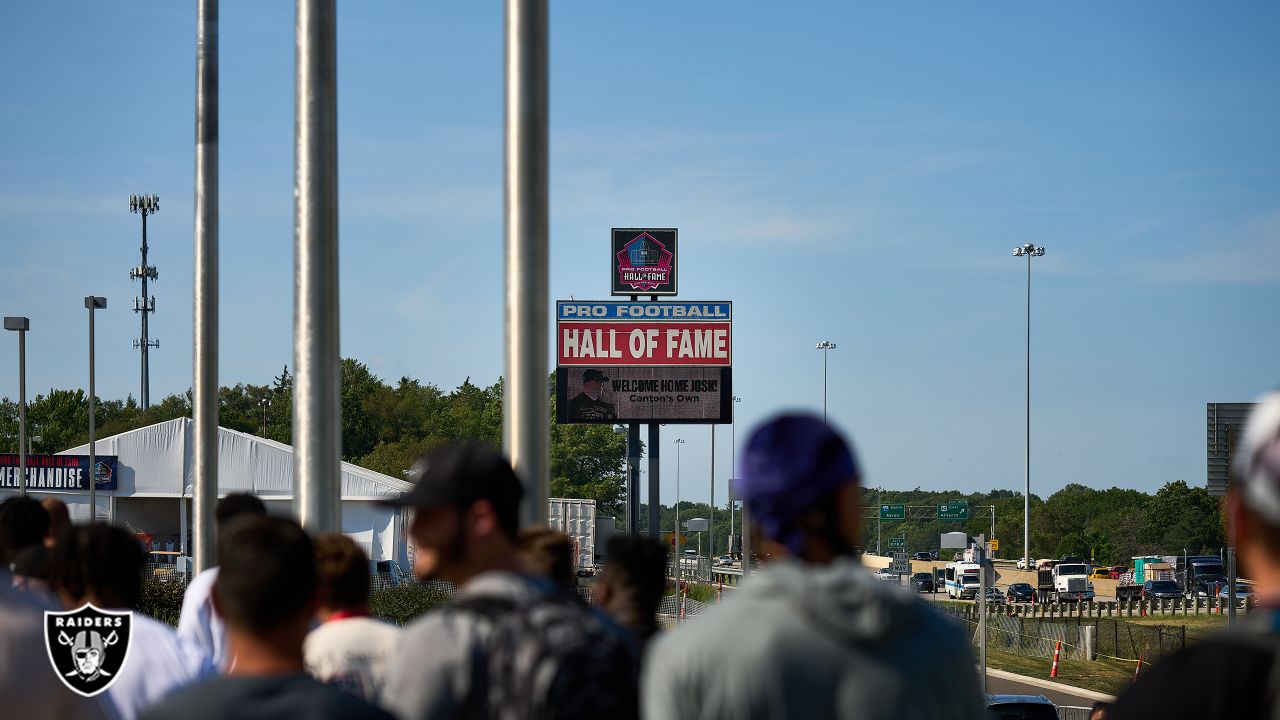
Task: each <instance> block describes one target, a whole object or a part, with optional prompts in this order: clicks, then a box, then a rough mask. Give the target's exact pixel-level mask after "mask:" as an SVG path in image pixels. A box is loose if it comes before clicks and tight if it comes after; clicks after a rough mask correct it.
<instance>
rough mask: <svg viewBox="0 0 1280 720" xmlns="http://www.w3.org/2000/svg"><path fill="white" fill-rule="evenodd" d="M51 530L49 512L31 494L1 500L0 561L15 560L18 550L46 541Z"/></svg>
mask: <svg viewBox="0 0 1280 720" xmlns="http://www.w3.org/2000/svg"><path fill="white" fill-rule="evenodd" d="M47 532H49V512H48V511H47V510H45V509H44V507H42V506H41V505H40V501H39V500H36V499H35V498H33V497H31V496H29V495H19V496H18V497H11V498H9V499H8V500H5V501H4V502H0V561H3V563H4V564H5V565H8V564H9V563H11V562H13V557H14V556H15V555H17V554H18V551H19V550H21V549H23V548H25V547H27V546H29V545H39V544H40V543H43V542H44V536H45V533H47Z"/></svg>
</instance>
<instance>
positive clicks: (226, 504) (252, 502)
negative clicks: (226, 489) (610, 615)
mask: <svg viewBox="0 0 1280 720" xmlns="http://www.w3.org/2000/svg"><path fill="white" fill-rule="evenodd" d="M266 514H267V506H266V505H263V504H262V500H260V499H259V498H258V496H257V495H250V494H249V493H231V494H230V495H227V496H226V497H224V498H222V499H221V500H219V501H218V505H217V507H215V508H214V510H213V517H214V519H215V520H216V521H217V523H218V528H219V529H221V528H224V527H226V526H227V523H230V522H231V521H232V520H234V519H236V518H238V517H240V516H241V515H266Z"/></svg>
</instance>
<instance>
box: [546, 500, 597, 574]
mask: <svg viewBox="0 0 1280 720" xmlns="http://www.w3.org/2000/svg"><path fill="white" fill-rule="evenodd" d="M547 505H548V508H547V527H550V528H551V529H552V530H556V531H559V532H562V533H564V534H565V535H568V536H569V539H570V540H571V541H573V546H574V549H575V553H574V562H573V569H574V571H575V572H579V573H590V572H594V570H595V565H596V557H595V555H596V501H595V500H581V499H578V498H550V499H549V500H548V501H547Z"/></svg>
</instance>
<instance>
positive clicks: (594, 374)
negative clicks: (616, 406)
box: [582, 369, 609, 395]
mask: <svg viewBox="0 0 1280 720" xmlns="http://www.w3.org/2000/svg"><path fill="white" fill-rule="evenodd" d="M608 379H609V378H608V377H606V376H605V374H604V373H602V372H600V371H599V370H595V369H591V370H587V371H586V372H584V373H582V390H583V391H584V392H586V393H587V394H588V395H599V394H600V386H601V385H602V384H603V383H604V381H605V380H608Z"/></svg>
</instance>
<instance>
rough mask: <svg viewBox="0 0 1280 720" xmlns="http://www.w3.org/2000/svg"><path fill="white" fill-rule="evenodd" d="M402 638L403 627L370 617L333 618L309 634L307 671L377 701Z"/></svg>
mask: <svg viewBox="0 0 1280 720" xmlns="http://www.w3.org/2000/svg"><path fill="white" fill-rule="evenodd" d="M399 641H400V628H398V627H396V626H395V625H389V624H387V623H384V622H380V621H378V620H374V619H372V618H368V617H348V618H343V619H341V620H330V621H328V622H326V623H324V624H323V625H321V626H320V627H318V628H316V629H315V630H312V631H311V632H310V633H308V634H307V639H306V640H305V641H304V642H303V644H302V655H303V659H304V661H305V662H306V666H307V672H308V673H310V674H311V676H312V677H314V678H315V679H317V680H319V681H320V682H323V683H328V684H330V685H335V686H337V687H340V688H342V689H343V690H347V691H348V692H351V693H353V694H355V695H357V696H358V697H361V698H364V699H365V700H368V701H369V702H377V701H378V699H379V698H380V697H381V695H382V687H383V685H384V684H385V682H386V679H387V672H388V670H389V669H390V666H391V657H392V656H393V655H394V654H395V651H396V645H397V644H398V643H399Z"/></svg>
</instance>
